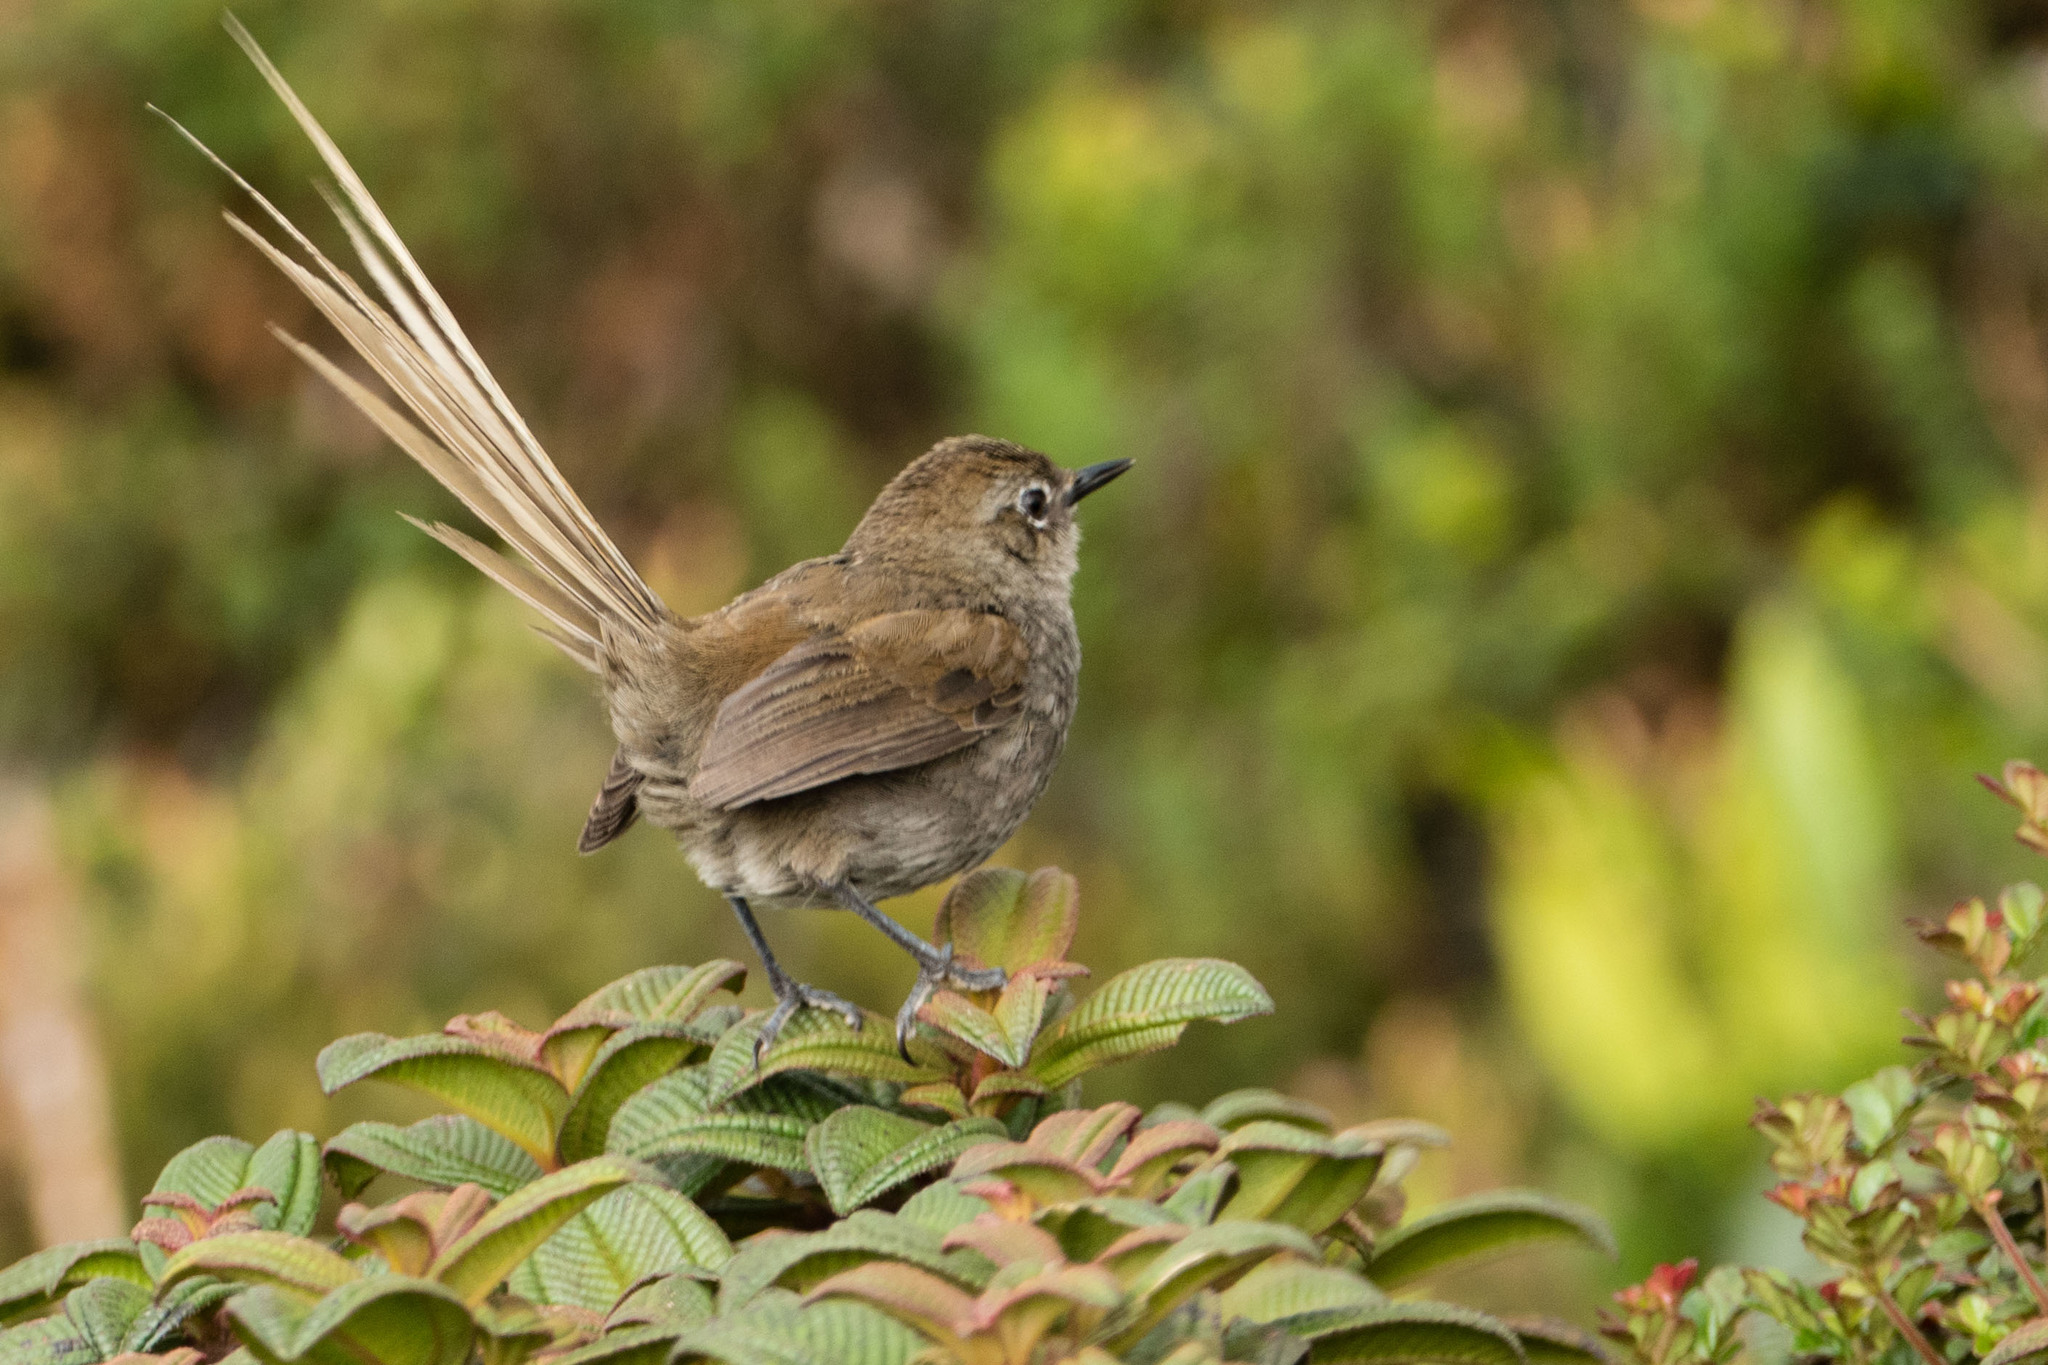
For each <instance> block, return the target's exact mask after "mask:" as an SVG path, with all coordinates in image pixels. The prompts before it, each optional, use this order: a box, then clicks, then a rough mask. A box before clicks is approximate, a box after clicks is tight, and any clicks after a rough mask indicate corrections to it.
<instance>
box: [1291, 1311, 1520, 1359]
mask: <svg viewBox="0 0 2048 1365" xmlns="http://www.w3.org/2000/svg"><path fill="white" fill-rule="evenodd" d="M1277 1325H1279V1326H1281V1327H1284V1328H1286V1329H1287V1331H1288V1332H1289V1333H1291V1334H1293V1335H1294V1336H1297V1337H1303V1338H1306V1339H1307V1340H1310V1341H1312V1342H1314V1343H1315V1348H1314V1355H1313V1357H1312V1358H1313V1359H1314V1360H1315V1362H1316V1365H1324V1362H1326V1361H1327V1362H1333V1363H1334V1362H1386V1363H1387V1365H1528V1357H1527V1355H1525V1354H1524V1352H1523V1350H1522V1343H1521V1341H1520V1340H1519V1339H1518V1338H1517V1337H1516V1336H1515V1334H1514V1333H1513V1332H1512V1331H1510V1330H1509V1328H1508V1326H1507V1324H1506V1323H1503V1322H1502V1321H1500V1319H1498V1318H1494V1317H1490V1316H1488V1315H1487V1314H1485V1313H1480V1312H1476V1311H1474V1310H1473V1309H1470V1308H1459V1307H1456V1306H1454V1305H1452V1304H1447V1303H1429V1302H1418V1303H1380V1304H1365V1305H1362V1306H1359V1307H1356V1308H1333V1309H1327V1310H1323V1311H1320V1312H1310V1313H1301V1314H1297V1315H1295V1316H1294V1317H1291V1318H1285V1319H1282V1320H1281V1321H1280V1322H1279V1323H1278V1324H1277Z"/></svg>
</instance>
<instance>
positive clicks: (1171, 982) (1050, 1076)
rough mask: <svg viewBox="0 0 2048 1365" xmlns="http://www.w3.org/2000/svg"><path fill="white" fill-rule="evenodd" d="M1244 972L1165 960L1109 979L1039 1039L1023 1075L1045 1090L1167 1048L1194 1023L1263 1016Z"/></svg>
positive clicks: (1261, 1001)
mask: <svg viewBox="0 0 2048 1365" xmlns="http://www.w3.org/2000/svg"><path fill="white" fill-rule="evenodd" d="M1272 1011H1273V1001H1272V998H1271V997H1270V996H1268V995H1267V994H1266V992H1265V991H1264V989H1262V988H1261V987H1260V985H1259V983H1258V982H1256V981H1254V980H1253V979H1252V976H1251V973H1249V972H1247V971H1245V969H1244V968H1242V967H1240V966H1238V965H1236V964H1235V963H1231V962H1222V961H1219V960H1217V959H1215V958H1166V959H1163V960H1161V961H1158V962H1148V963H1146V964H1144V965H1143V966H1140V967H1133V968H1131V970H1129V971H1127V972H1123V973H1121V974H1119V975H1117V976H1116V977H1114V978H1112V979H1111V980H1110V981H1109V982H1108V983H1107V984H1105V985H1104V986H1103V987H1102V989H1101V990H1099V991H1097V992H1095V994H1093V995H1091V996H1089V997H1088V998H1087V999H1086V1000H1085V1001H1083V1002H1082V1003H1081V1004H1080V1005H1079V1006H1078V1007H1077V1008H1076V1009H1075V1010H1074V1011H1073V1013H1071V1014H1069V1015H1067V1017H1066V1018H1064V1019H1062V1020H1060V1021H1059V1022H1058V1023H1057V1024H1054V1025H1053V1026H1052V1027H1051V1028H1050V1029H1048V1030H1046V1031H1045V1032H1044V1033H1042V1034H1040V1035H1039V1038H1038V1046H1037V1047H1036V1048H1035V1049H1033V1051H1032V1055H1031V1064H1030V1067H1029V1070H1030V1072H1031V1074H1032V1075H1034V1076H1036V1077H1038V1079H1039V1080H1041V1081H1043V1082H1045V1084H1046V1085H1047V1086H1049V1087H1051V1088H1053V1089H1055V1090H1056V1089H1058V1088H1059V1087H1060V1086H1063V1085H1065V1084H1066V1083H1067V1082H1068V1081H1071V1080H1074V1079H1075V1078H1077V1077H1079V1076H1081V1075H1083V1074H1085V1073H1087V1072H1089V1071H1092V1070H1094V1069H1095V1068H1097V1067H1099V1066H1103V1065H1105V1064H1107V1063H1109V1062H1114V1061H1120V1060H1122V1059H1124V1058H1127V1057H1136V1056H1138V1055H1140V1054H1142V1053H1146V1052H1154V1051H1157V1050H1158V1049H1160V1048H1163V1047H1168V1046H1171V1045H1172V1044H1173V1043H1175V1042H1177V1041H1178V1040H1179V1039H1180V1035H1181V1032H1182V1031H1183V1030H1184V1029H1185V1028H1186V1026H1187V1025H1188V1024H1190V1023H1192V1022H1194V1021H1195V1020H1198V1019H1209V1020H1214V1021H1215V1022H1217V1023H1226V1024H1227V1023H1232V1022H1235V1021H1236V1020H1239V1019H1248V1018H1250V1017H1252V1016H1253V1015H1257V1014H1270V1013H1272Z"/></svg>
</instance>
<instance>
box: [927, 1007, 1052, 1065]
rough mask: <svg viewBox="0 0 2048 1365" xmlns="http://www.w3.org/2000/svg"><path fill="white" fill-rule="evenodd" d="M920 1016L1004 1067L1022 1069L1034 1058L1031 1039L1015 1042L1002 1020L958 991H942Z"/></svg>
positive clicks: (1016, 1040)
mask: <svg viewBox="0 0 2048 1365" xmlns="http://www.w3.org/2000/svg"><path fill="white" fill-rule="evenodd" d="M917 1017H918V1018H919V1019H921V1020H923V1021H924V1022H925V1023H927V1024H929V1025H931V1026H932V1027H933V1028H935V1029H937V1030H939V1032H941V1033H950V1034H952V1035H953V1036H954V1037H955V1038H958V1039H959V1040H960V1041H961V1042H963V1043H965V1044H967V1046H969V1047H971V1048H973V1049H974V1050H975V1051H977V1052H984V1053H987V1054H988V1055H989V1056H991V1057H993V1058H995V1059H996V1060H997V1061H999V1062H1001V1063H1002V1064H1003V1065H1004V1066H1022V1065H1024V1059H1025V1058H1026V1057H1029V1056H1030V1055H1031V1037H1030V1035H1028V1034H1027V1035H1025V1037H1024V1038H1023V1039H1022V1040H1018V1039H1013V1038H1011V1037H1010V1035H1009V1034H1008V1033H1006V1032H1005V1031H1004V1030H1003V1025H1002V1021H1001V1020H999V1019H997V1018H996V1017H995V1015H994V1014H992V1013H990V1012H989V1011H988V1010H986V1009H984V1008H982V1007H981V1006H980V1005H977V1004H975V1003H974V1001H972V1000H970V999H968V998H967V997H966V996H964V995H962V994H960V992H958V991H940V992H938V993H937V994H935V995H933V996H932V998H931V999H929V1000H927V1001H925V1003H924V1007H923V1008H922V1009H920V1010H919V1011H918V1012H917Z"/></svg>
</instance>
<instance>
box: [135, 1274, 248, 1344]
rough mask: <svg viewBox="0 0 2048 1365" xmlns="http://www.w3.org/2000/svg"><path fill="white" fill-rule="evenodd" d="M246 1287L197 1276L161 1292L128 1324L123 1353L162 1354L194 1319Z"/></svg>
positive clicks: (208, 1276)
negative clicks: (156, 1352)
mask: <svg viewBox="0 0 2048 1365" xmlns="http://www.w3.org/2000/svg"><path fill="white" fill-rule="evenodd" d="M245 1287H246V1286H243V1285H239V1284H235V1283H233V1282H231V1281H228V1280H216V1279H214V1278H213V1277H212V1276H211V1275H194V1276H193V1277H192V1278H190V1279H188V1280H183V1281H180V1282H179V1283H177V1284H175V1285H172V1286H170V1287H169V1288H168V1289H165V1290H163V1291H161V1292H159V1293H158V1294H157V1295H156V1297H155V1298H154V1300H153V1301H152V1302H151V1303H150V1305H149V1306H148V1307H147V1308H145V1309H143V1310H142V1312H141V1313H140V1314H138V1315H137V1316H136V1318H135V1320H134V1321H133V1322H132V1323H130V1324H129V1327H128V1336H127V1338H126V1339H125V1340H124V1341H123V1342H122V1343H121V1349H122V1350H123V1351H150V1352H154V1351H159V1350H162V1349H163V1347H164V1346H165V1345H167V1344H168V1343H169V1342H170V1341H171V1340H172V1338H173V1337H175V1336H176V1335H177V1334H178V1332H179V1331H180V1330H181V1329H182V1328H183V1327H184V1325H185V1324H186V1323H187V1322H188V1321H190V1320H191V1319H192V1318H195V1317H199V1316H202V1315H204V1314H206V1313H210V1312H212V1311H213V1310H214V1309H216V1308H218V1307H219V1306H220V1305H221V1304H223V1303H225V1302H227V1301H228V1300H229V1299H231V1298H233V1297H234V1296H235V1295H237V1294H240V1293H242V1292H243V1290H244V1288H245Z"/></svg>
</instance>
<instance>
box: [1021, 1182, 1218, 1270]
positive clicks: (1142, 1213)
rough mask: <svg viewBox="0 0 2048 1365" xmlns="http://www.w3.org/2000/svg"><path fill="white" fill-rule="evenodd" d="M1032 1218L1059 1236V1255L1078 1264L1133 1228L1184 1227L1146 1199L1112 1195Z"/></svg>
mask: <svg viewBox="0 0 2048 1365" xmlns="http://www.w3.org/2000/svg"><path fill="white" fill-rule="evenodd" d="M1032 1221H1033V1222H1034V1223H1036V1224H1037V1225H1038V1226H1039V1227H1041V1228H1043V1229H1045V1230H1046V1231H1047V1232H1049V1233H1051V1234H1052V1235H1053V1236H1054V1237H1056V1238H1058V1239H1059V1244H1060V1252H1061V1254H1062V1255H1064V1256H1065V1257H1066V1258H1067V1259H1068V1260H1070V1261H1073V1262H1075V1263H1077V1264H1079V1263H1082V1262H1086V1261H1092V1260H1094V1259H1095V1258H1096V1257H1098V1256H1100V1255H1101V1254H1102V1253H1103V1252H1105V1251H1107V1250H1108V1249H1109V1248H1110V1246H1111V1245H1112V1244H1114V1243H1115V1242H1116V1241H1118V1240H1119V1239H1120V1238H1122V1237H1123V1235H1124V1234H1125V1233H1127V1232H1130V1231H1131V1230H1132V1229H1134V1228H1145V1227H1162V1226H1173V1227H1184V1226H1185V1224H1182V1223H1179V1222H1177V1221H1176V1220H1175V1219H1174V1217H1173V1215H1172V1214H1170V1213H1168V1212H1167V1211H1166V1210H1165V1209H1162V1208H1160V1207H1159V1205H1157V1204H1155V1203H1153V1202H1152V1201H1151V1200H1149V1199H1119V1198H1116V1197H1114V1196H1111V1197H1108V1198H1102V1199H1084V1200H1081V1201H1080V1202H1078V1203H1073V1204H1062V1205H1058V1206H1056V1207H1054V1208H1049V1209H1040V1210H1039V1211H1038V1213H1037V1215H1036V1216H1035V1217H1034V1218H1033V1219H1032Z"/></svg>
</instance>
